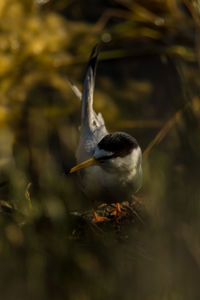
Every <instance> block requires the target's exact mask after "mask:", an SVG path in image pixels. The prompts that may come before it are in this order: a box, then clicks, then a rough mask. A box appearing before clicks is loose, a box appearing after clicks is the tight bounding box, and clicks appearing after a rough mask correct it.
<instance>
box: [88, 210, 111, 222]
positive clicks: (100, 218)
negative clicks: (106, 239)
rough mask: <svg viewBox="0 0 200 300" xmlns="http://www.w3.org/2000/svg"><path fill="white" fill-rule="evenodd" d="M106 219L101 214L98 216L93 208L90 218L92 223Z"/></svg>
mask: <svg viewBox="0 0 200 300" xmlns="http://www.w3.org/2000/svg"><path fill="white" fill-rule="evenodd" d="M106 220H108V218H107V217H103V216H99V215H98V214H97V213H96V211H95V210H94V209H93V218H92V221H93V222H94V223H98V222H103V221H106Z"/></svg>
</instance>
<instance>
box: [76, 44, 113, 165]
mask: <svg viewBox="0 0 200 300" xmlns="http://www.w3.org/2000/svg"><path fill="white" fill-rule="evenodd" d="M97 58H98V51H97V47H95V48H94V49H93V51H92V54H91V57H90V61H89V64H88V68H87V72H86V76H85V80H84V84H83V93H82V98H81V99H82V104H81V108H82V110H81V127H80V141H79V146H78V150H77V155H76V156H77V160H78V162H80V161H83V160H85V159H87V158H89V157H91V156H92V155H93V153H94V149H95V147H96V145H97V144H98V143H99V142H100V140H101V139H102V138H103V137H104V136H105V135H107V134H108V131H107V129H106V127H105V123H104V119H103V116H102V115H101V113H99V114H96V112H95V111H94V109H93V95H94V86H95V73H96V65H97Z"/></svg>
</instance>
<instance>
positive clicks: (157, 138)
mask: <svg viewBox="0 0 200 300" xmlns="http://www.w3.org/2000/svg"><path fill="white" fill-rule="evenodd" d="M197 102H198V103H199V99H197V98H194V99H193V100H192V101H191V102H188V103H186V104H185V106H184V107H183V108H182V109H180V110H179V111H178V112H176V114H175V115H174V116H173V117H172V118H171V119H170V120H169V121H168V122H167V123H166V124H165V125H164V126H163V127H162V128H161V130H160V131H159V132H158V134H157V135H156V136H155V138H154V139H153V140H152V141H151V142H150V144H149V145H148V146H147V148H146V149H145V150H144V152H143V159H146V158H147V156H148V154H149V152H150V151H151V150H152V148H153V147H154V146H155V145H158V144H159V143H160V142H161V141H162V140H163V139H164V137H165V136H166V135H167V133H168V132H169V130H170V129H171V128H172V126H173V125H174V124H176V123H178V122H179V121H180V118H181V116H182V114H183V112H184V111H185V110H186V109H187V108H188V107H192V108H193V109H196V107H197V106H196V103H197Z"/></svg>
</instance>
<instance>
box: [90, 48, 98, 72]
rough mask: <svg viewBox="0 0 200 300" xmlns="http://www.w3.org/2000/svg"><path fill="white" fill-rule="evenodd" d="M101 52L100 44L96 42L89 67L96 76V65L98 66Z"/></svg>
mask: <svg viewBox="0 0 200 300" xmlns="http://www.w3.org/2000/svg"><path fill="white" fill-rule="evenodd" d="M99 52H100V44H96V45H95V46H94V47H93V49H92V52H91V55H90V60H89V64H88V68H89V67H91V68H92V70H93V74H94V76H95V74H96V66H97V60H98V56H99Z"/></svg>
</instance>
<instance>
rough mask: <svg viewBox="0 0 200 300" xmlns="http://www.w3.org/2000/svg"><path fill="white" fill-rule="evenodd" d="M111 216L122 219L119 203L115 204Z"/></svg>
mask: <svg viewBox="0 0 200 300" xmlns="http://www.w3.org/2000/svg"><path fill="white" fill-rule="evenodd" d="M110 215H111V216H116V217H118V218H119V217H122V216H123V215H124V212H123V211H122V209H121V206H120V203H118V202H117V203H116V208H115V209H114V210H113V211H112V212H111V214H110Z"/></svg>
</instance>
